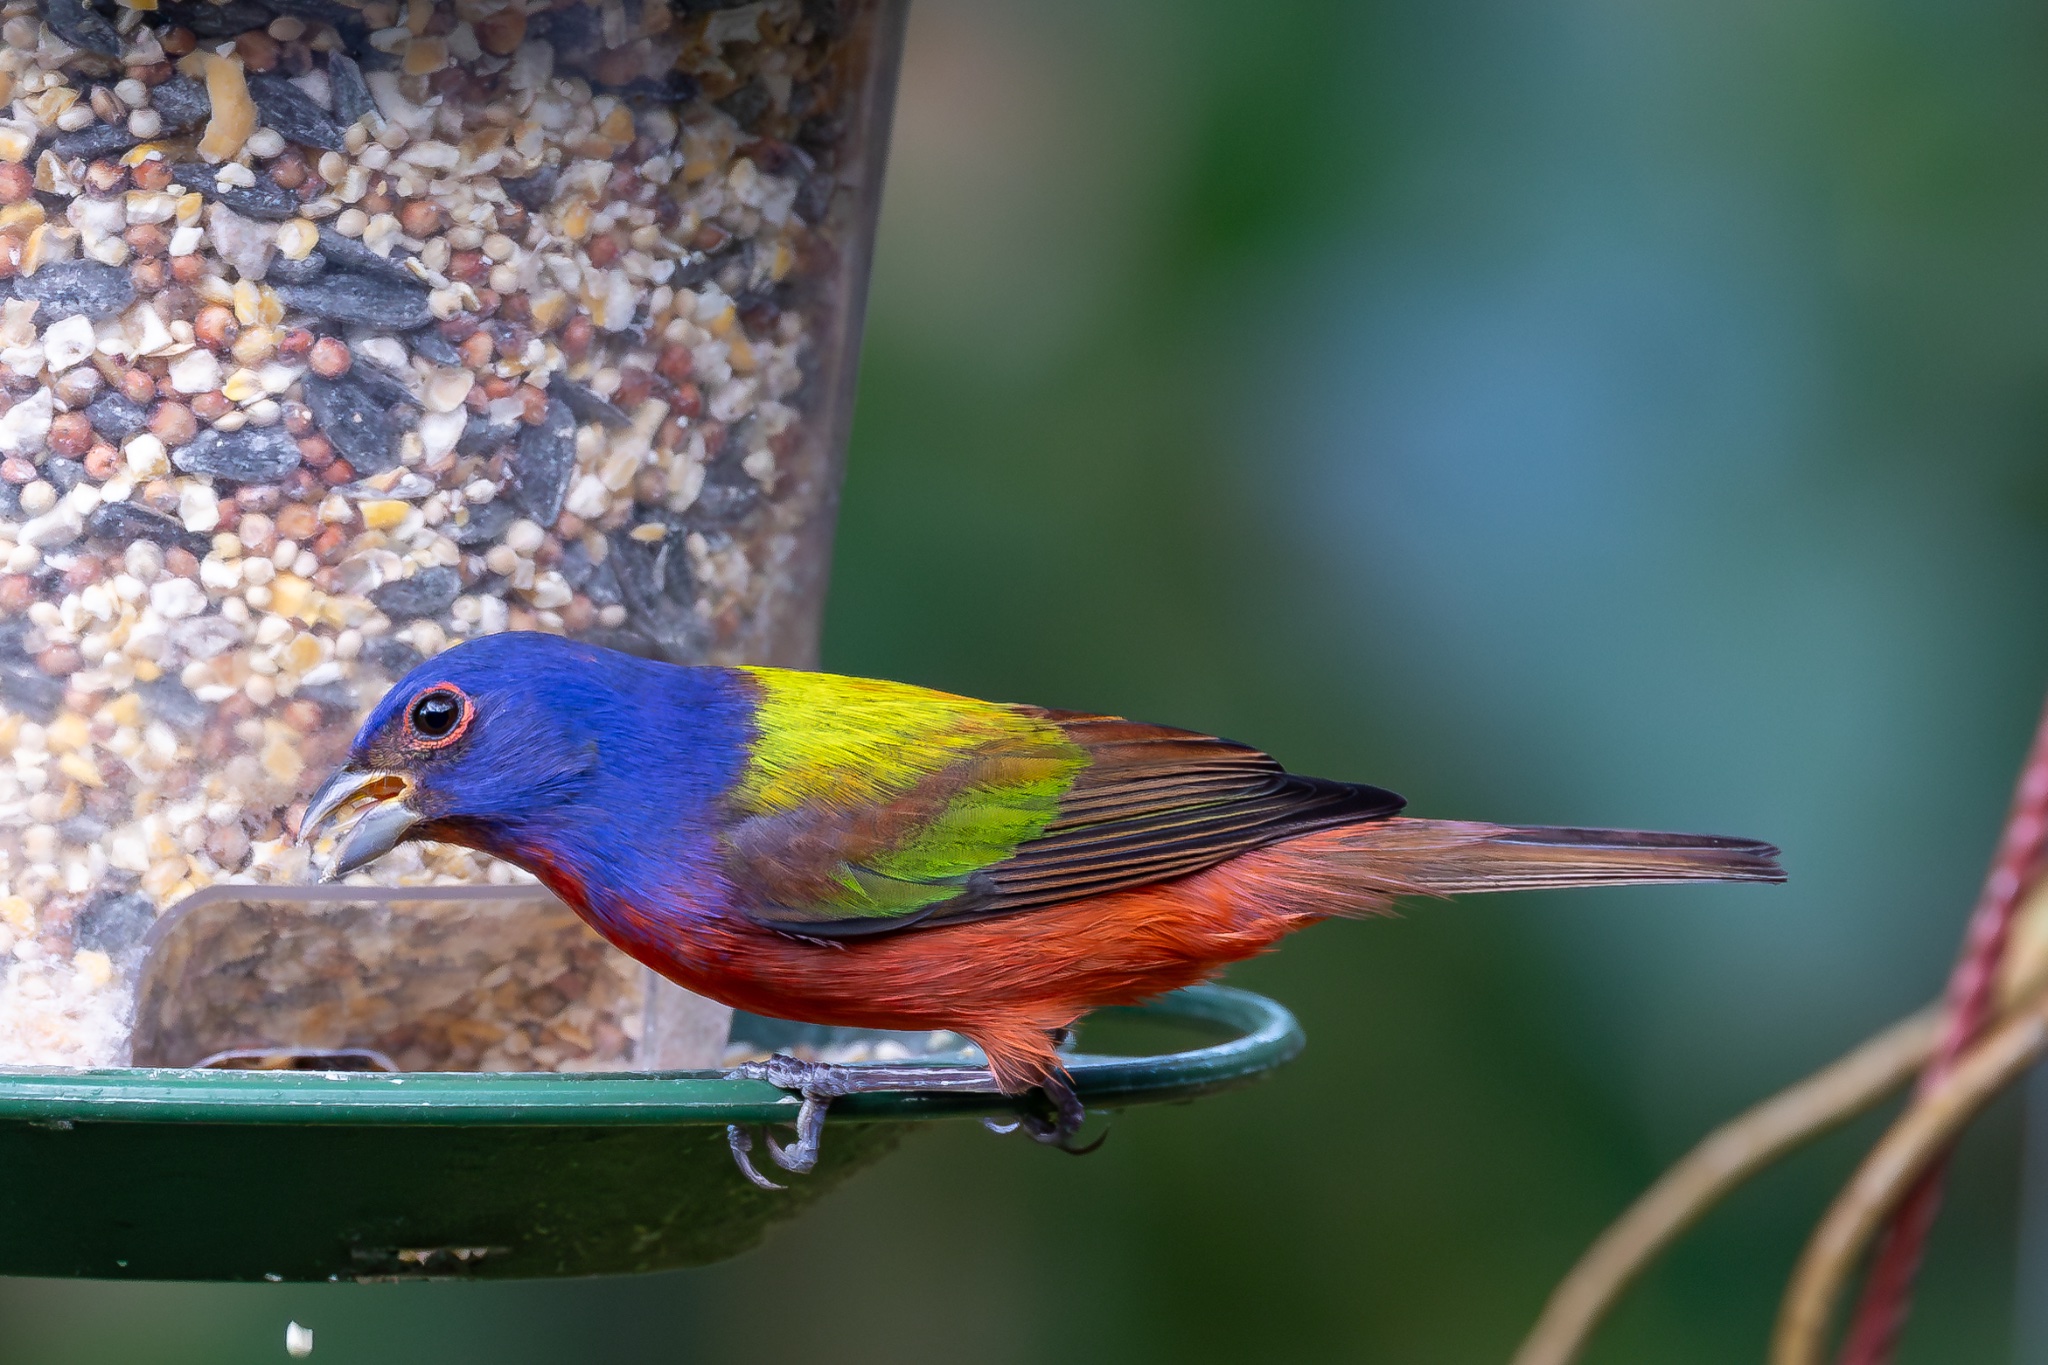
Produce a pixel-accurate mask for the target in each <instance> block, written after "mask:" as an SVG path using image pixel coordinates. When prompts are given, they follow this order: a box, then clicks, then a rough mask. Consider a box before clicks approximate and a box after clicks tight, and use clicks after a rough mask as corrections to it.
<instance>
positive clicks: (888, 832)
mask: <svg viewBox="0 0 2048 1365" xmlns="http://www.w3.org/2000/svg"><path fill="white" fill-rule="evenodd" d="M744 671H745V672H746V673H747V674H749V675H751V677H752V678H753V679H754V681H755V682H756V683H757V684H758V686H759V696H758V698H757V706H758V710H757V713H756V735H755V738H754V746H753V753H752V760H751V764H750V766H749V768H748V769H747V771H746V772H745V773H744V774H743V775H742V778H741V780H740V782H739V783H738V785H737V787H736V789H735V790H734V792H733V793H732V796H731V798H730V806H731V811H730V815H731V818H730V820H729V822H728V824H727V826H726V828H725V831H724V837H725V844H726V849H727V854H728V856H727V859H726V871H727V874H728V876H729V878H730V879H731V881H732V882H733V884H734V886H735V887H736V888H737V889H738V890H739V891H740V893H741V895H742V898H743V903H744V904H745V906H746V909H747V913H748V914H750V915H751V916H752V917H753V918H755V919H756V920H758V921H760V922H761V923H763V924H766V925H769V926H771V927H773V928H777V929H782V930H785V931H787V932H790V933H796V934H804V935H810V936H816V937H835V936H846V935H860V934H869V933H876V932H885V931H889V930H894V929H900V928H907V927H909V926H911V925H913V924H944V923H953V922H957V921H959V920H962V919H972V918H980V917H983V916H987V915H994V914H1007V913H1012V912H1016V911H1021V910H1030V909H1034V908H1037V907H1040V906H1046V905H1056V904H1060V903H1063V902H1067V901H1072V900H1077V899H1081V898H1083V897H1087V896H1095V895H1101V894H1104V893H1105V892H1109V891H1115V890H1119V889H1122V888H1125V887H1131V886H1138V885H1143V884H1146V883H1149V882H1157V881H1164V880H1167V879H1170V878H1173V877H1181V876H1187V875H1189V874H1191V873H1194V872H1198V871H1201V870H1202V869H1204V868H1208V867H1213V866H1215V865H1216V864H1217V863H1220V862H1223V861H1225V860H1227V859H1229V858H1233V857H1235V856H1237V855H1238V854H1240V853H1243V852H1245V851H1246V850H1248V849H1252V848H1256V847H1259V846H1260V845H1262V844H1268V843H1272V842H1274V841H1276V840H1280V839H1286V838H1291V837H1294V836H1295V835H1298V834H1302V833H1306V832H1308V831H1310V830H1313V829H1319V828H1326V827H1328V826H1331V825H1337V824H1349V823H1355V822H1357V821H1360V820H1369V819H1376V818H1380V817H1384V816H1387V815H1391V814H1393V813H1395V812H1396V811H1398V810H1400V808H1401V805H1402V802H1401V798H1400V797H1398V796H1396V795H1394V794H1393V793H1392V792H1387V791H1382V790H1381V789H1379V788H1377V787H1368V786H1363V785H1357V784H1352V783H1344V782H1325V781H1322V780H1319V779H1316V778H1309V777H1300V776H1297V775H1295V774H1292V773H1289V772H1287V771H1286V770H1285V769H1283V768H1282V767H1281V766H1280V765H1279V764H1278V763H1276V762H1274V761H1273V759H1272V758H1270V757H1268V756H1267V755H1265V754H1263V753H1261V752H1259V751H1258V750H1257V749H1252V748H1249V747H1247V746H1245V745H1242V744H1235V743H1232V742H1231V741H1229V740H1225V739H1217V738H1215V737H1213V736H1210V735H1202V734H1196V733H1193V732H1191V731H1186V730H1174V729H1169V728H1167V727H1165V726H1158V725H1145V724H1142V723H1139V722H1134V721H1127V720H1121V719H1118V718H1116V717H1111V716H1089V715H1080V714H1075V713H1071V712H1059V711H1045V710H1041V709H1039V708H1036V707H1028V706H1000V705H997V704H995V703H992V702H983V701H975V700H972V699H971V698H967V697H956V696H951V695H948V694H946V693H943V692H932V691H927V690H926V689H924V688H919V687H911V686H908V685H906V684H902V683H889V682H875V681H870V680H867V679H860V678H841V677H835V676H832V675H829V674H821V673H795V672H787V671H783V670H778V669H765V668H761V669H747V670H744Z"/></svg>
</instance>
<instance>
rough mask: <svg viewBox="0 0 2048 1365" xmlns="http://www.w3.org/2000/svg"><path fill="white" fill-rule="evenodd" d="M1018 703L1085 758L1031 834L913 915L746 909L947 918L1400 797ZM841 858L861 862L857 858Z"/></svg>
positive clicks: (1235, 848)
mask: <svg viewBox="0 0 2048 1365" xmlns="http://www.w3.org/2000/svg"><path fill="white" fill-rule="evenodd" d="M1016 710H1017V711H1019V712H1022V713H1023V714H1025V715H1028V716H1031V717H1033V718H1035V719H1039V720H1042V721H1045V722H1049V723H1051V724H1053V725H1056V726H1057V727H1058V728H1059V730H1060V731H1061V732H1062V733H1063V734H1064V736H1065V738H1066V739H1067V741H1068V742H1069V743H1070V744H1072V745H1074V746H1075V747H1076V748H1078V749H1079V750H1080V751H1081V752H1082V753H1084V754H1085V755H1086V756H1087V758H1088V763H1087V766H1086V767H1085V768H1083V769H1082V770H1081V771H1080V772H1079V774H1078V775H1077V776H1076V777H1075V779H1074V781H1073V782H1072V784H1071V786H1069V787H1068V789H1067V790H1066V791H1065V793H1063V794H1062V795H1061V797H1060V799H1059V804H1058V809H1057V813H1056V814H1055V816H1054V817H1053V819H1052V820H1051V821H1050V822H1049V823H1047V824H1046V826H1045V828H1044V829H1043V831H1042V832H1041V833H1040V834H1038V835H1037V836H1036V837H1034V838H1031V839H1027V840H1025V841H1023V842H1022V843H1020V844H1018V845H1017V847H1016V849H1015V851H1014V852H1013V853H1012V854H1011V855H1010V856H1009V857H1007V858H1004V859H1002V860H1001V861H998V862H994V863H992V864H990V865H989V866H987V867H984V868H982V869H980V870H979V871H976V872H974V873H973V874H972V875H970V876H968V877H966V878H964V879H963V880H962V882H961V883H959V884H958V887H959V889H958V891H957V893H955V894H951V895H949V896H947V897H946V898H945V899H942V900H939V901H937V902H935V903H933V904H930V905H928V906H924V907H922V908H920V909H918V910H917V911H916V912H915V913H913V914H905V915H900V916H894V917H890V918H886V919H878V918H877V917H875V916H872V915H867V916H846V917H843V918H820V917H819V916H818V914H817V913H816V911H815V910H804V911H790V912H784V911H779V910H777V909H773V908H763V909H755V910H752V911H750V913H751V914H753V916H754V917H755V918H756V919H759V920H760V921H761V922H763V923H765V924H768V925H770V926H772V927H775V928H780V929H784V930H787V931H788V932H791V933H798V934H803V935H805V936H808V937H816V938H846V937H864V936H866V935H870V934H876V933H889V932H895V931H898V930H902V929H907V928H912V927H918V926H926V927H929V926H933V925H940V924H956V923H959V922H961V921H963V920H972V919H981V918H984V917H987V916H991V915H1004V914H1013V913H1017V912H1020V911H1026V910H1033V909H1038V908H1041V907H1044V906H1049V905H1058V904H1062V903H1065V902H1068V901H1074V900H1079V899H1082V898H1085V897H1089V896H1098V895H1102V894H1104V893H1105V892H1110V891H1117V890H1122V889H1126V888H1129V887H1133V886H1142V885H1145V884H1147V883H1151V882H1160V881H1167V880H1170V879H1172V878H1176V877H1185V876H1188V875H1190V874H1192V873H1196V872H1200V871H1202V870H1203V869H1205V868H1210V867H1214V866H1215V865H1217V864H1218V863H1221V862H1225V861H1227V860H1229V859H1231V858H1234V857H1236V856H1237V855H1239V854H1241V853H1244V852H1247V851H1248V850H1251V849H1254V848H1258V847H1260V846H1261V845H1264V844H1270V843H1274V842H1276V841H1278V840H1282V839H1289V838H1293V837H1295V836H1296V835H1299V834H1305V833H1307V832H1309V831H1311V830H1316V829H1324V828H1328V827H1330V826H1332V825H1345V824H1356V823H1358V822H1359V821H1363V820H1371V819H1378V818H1383V817H1386V816H1389V815H1393V814H1395V813H1396V812H1398V811H1399V810H1400V809H1401V807H1402V804H1403V802H1402V800H1401V798H1400V797H1399V796H1396V795H1395V794H1394V793H1392V792H1389V791H1383V790H1381V789H1380V788H1378V787H1369V786H1364V785H1360V784H1354V783H1346V782H1328V781H1323V780H1321V779H1318V778H1312V777H1301V776H1297V775H1295V774H1293V773H1289V772H1288V771H1286V770H1285V769H1284V768H1282V767H1281V766H1280V765H1279V764H1278V763H1277V762H1275V761H1274V760H1273V759H1272V758H1271V757H1270V756H1268V755H1266V754H1264V753H1261V752H1260V751H1259V750H1257V749H1253V748H1250V747H1248V746H1246V745H1242V744H1237V743H1234V742H1232V741H1230V740H1226V739H1218V738H1216V737H1214V736H1211V735H1203V734H1197V733H1194V732H1192V731H1187V730H1175V729H1169V728H1167V727H1165V726H1159V725H1146V724H1143V723H1140V722H1137V721H1129V720H1123V719H1120V718H1117V717H1113V716H1091V715H1083V714H1077V713H1072V712H1061V711H1044V710H1039V709H1037V708H1028V707H1018V708H1016ZM808 833H809V835H810V837H816V835H817V833H818V831H810V832H808ZM777 837H778V839H783V838H788V837H789V831H787V830H783V831H780V832H779V833H778V836H777ZM848 862H849V865H851V866H853V867H855V868H856V869H858V868H859V863H858V860H857V859H849V860H848ZM763 889H765V888H763ZM765 899H766V900H767V901H769V902H770V903H771V904H772V903H774V902H775V901H776V900H777V899H778V898H777V897H775V896H773V895H772V894H770V895H768V896H766V897H765Z"/></svg>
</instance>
